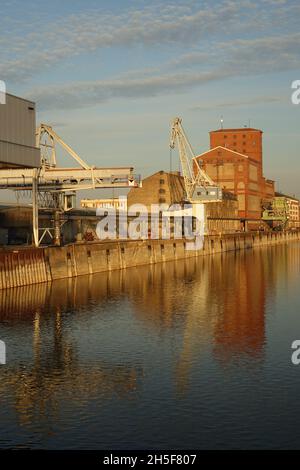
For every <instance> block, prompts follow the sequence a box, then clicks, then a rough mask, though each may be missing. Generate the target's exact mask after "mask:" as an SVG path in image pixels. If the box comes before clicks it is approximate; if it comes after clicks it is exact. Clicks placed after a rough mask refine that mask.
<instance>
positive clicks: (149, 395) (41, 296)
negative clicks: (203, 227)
mask: <svg viewBox="0 0 300 470" xmlns="http://www.w3.org/2000/svg"><path fill="white" fill-rule="evenodd" d="M0 339H1V340H2V341H4V342H5V344H6V364H5V365H0V378H1V380H0V448H21V449H29V448H30V449H167V448H172V449H252V448H254V449H260V448H264V449H275V448H282V449H284V448H299V446H300V402H299V400H298V396H299V393H300V365H299V366H296V365H293V364H292V362H291V355H292V349H291V344H292V342H293V341H294V340H296V339H300V243H299V242H292V243H289V244H280V245H276V246H270V247H267V246H266V247H261V248H255V249H253V250H246V251H240V252H227V253H222V254H217V255H214V256H206V257H200V258H190V259H186V260H178V261H174V262H166V263H159V264H156V265H146V266H141V267H137V268H128V269H124V270H120V271H112V272H108V273H102V274H94V275H89V276H79V277H77V278H70V279H63V280H58V281H53V282H51V283H41V284H35V285H29V286H24V287H19V288H11V289H4V290H2V291H1V292H0Z"/></svg>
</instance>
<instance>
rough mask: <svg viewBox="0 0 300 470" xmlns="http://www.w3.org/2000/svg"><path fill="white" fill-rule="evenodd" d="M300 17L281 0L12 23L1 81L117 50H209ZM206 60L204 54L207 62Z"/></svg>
mask: <svg viewBox="0 0 300 470" xmlns="http://www.w3.org/2000/svg"><path fill="white" fill-rule="evenodd" d="M270 2H271V4H270ZM264 4H265V5H264ZM299 13H300V6H299V5H298V6H297V5H293V4H291V5H289V6H287V5H284V4H282V1H280V2H278V1H277V2H276V0H268V2H267V3H266V1H265V2H259V1H258V0H257V1H250V0H241V1H240V2H234V1H231V0H222V1H219V2H215V3H214V6H213V7H212V5H211V4H210V3H208V4H206V3H205V2H201V4H200V5H199V3H198V2H194V1H192V0H189V1H185V2H182V3H178V2H169V3H166V2H153V3H151V4H150V5H149V6H143V7H140V8H136V9H129V10H128V11H122V10H120V12H119V13H116V12H113V13H110V12H104V11H103V9H98V10H94V11H90V12H88V13H78V14H72V15H69V16H67V17H62V18H61V19H59V20H56V21H54V20H52V22H49V23H46V24H45V22H44V21H42V22H37V23H35V24H34V25H32V28H31V29H30V31H28V32H27V33H26V32H25V33H24V30H23V29H22V27H21V26H20V24H19V23H18V25H17V26H18V27H16V26H15V27H13V24H11V23H12V22H13V19H12V18H11V19H10V22H9V28H10V29H8V28H7V30H6V31H5V32H4V33H3V34H2V35H1V37H0V45H1V46H2V47H1V48H0V77H1V78H2V79H4V80H7V81H8V82H13V81H15V82H20V81H22V80H26V79H28V78H30V77H32V76H34V75H36V74H38V73H40V72H41V71H43V70H45V69H51V67H53V66H54V65H56V64H59V63H61V62H63V61H64V60H66V59H67V58H72V57H74V56H76V55H79V54H87V53H92V52H94V51H101V50H104V49H106V48H113V47H123V48H124V47H126V48H128V47H140V46H143V47H145V48H153V47H156V48H157V47H158V48H161V47H164V46H165V47H168V48H170V46H171V48H172V46H174V45H176V47H177V50H179V49H180V48H181V49H182V50H184V48H185V47H187V46H188V47H194V46H195V45H196V46H197V45H199V44H200V43H201V44H203V47H204V48H207V47H209V43H210V42H211V41H213V40H216V39H217V38H220V37H223V38H227V39H228V38H229V37H230V36H232V35H237V34H243V35H247V34H253V32H255V31H256V32H263V31H264V30H265V28H266V24H268V25H270V27H273V28H274V27H275V26H276V25H277V26H278V25H279V26H281V24H282V22H286V23H287V24H289V25H291V24H292V22H293V19H295V18H297V17H299ZM297 14H298V16H297ZM16 21H17V20H16ZM296 27H297V25H296ZM18 30H19V32H18ZM174 52H175V51H174ZM206 59H207V56H206V55H205V51H204V52H203V51H202V60H206ZM175 60H176V59H175Z"/></svg>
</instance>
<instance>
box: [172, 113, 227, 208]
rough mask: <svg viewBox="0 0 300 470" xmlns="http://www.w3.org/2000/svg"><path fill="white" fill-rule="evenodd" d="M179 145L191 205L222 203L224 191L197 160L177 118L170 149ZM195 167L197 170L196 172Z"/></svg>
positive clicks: (174, 122) (187, 194)
mask: <svg viewBox="0 0 300 470" xmlns="http://www.w3.org/2000/svg"><path fill="white" fill-rule="evenodd" d="M176 143H177V146H178V152H179V158H180V163H181V168H182V175H183V178H184V185H185V192H186V199H187V201H188V202H190V203H209V202H220V201H222V190H221V188H220V187H219V186H217V185H216V184H215V183H214V181H213V180H212V179H211V178H210V177H209V176H208V174H207V173H206V172H205V171H204V170H203V169H202V168H201V166H200V165H199V163H198V160H197V159H196V158H195V154H194V151H193V149H192V146H191V144H190V142H189V140H188V138H187V136H186V133H185V131H184V129H183V127H182V119H181V118H179V117H176V118H175V119H174V120H173V122H172V128H171V139H170V148H171V149H174V148H175V145H176ZM193 166H194V167H195V168H196V172H194V169H193Z"/></svg>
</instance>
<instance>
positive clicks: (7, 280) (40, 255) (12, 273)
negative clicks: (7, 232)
mask: <svg viewBox="0 0 300 470" xmlns="http://www.w3.org/2000/svg"><path fill="white" fill-rule="evenodd" d="M296 240H300V232H277V233H254V232H253V233H237V234H228V235H222V236H216V235H214V236H213V235H208V236H206V237H205V241H204V247H203V249H202V250H197V251H195V250H187V249H186V244H187V243H189V242H188V241H187V240H184V239H182V240H179V239H178V240H132V241H131V240H130V241H121V240H118V241H98V242H85V243H73V244H69V245H65V246H62V247H55V246H51V247H46V248H19V249H14V250H3V251H1V252H0V289H6V288H10V287H19V286H24V285H28V284H36V283H40V282H48V281H51V280H54V279H63V278H68V277H75V276H80V275H84V274H93V273H99V272H104V271H112V270H115V269H124V268H128V267H133V266H139V265H146V264H153V263H161V262H165V261H174V260H179V259H184V258H191V257H195V256H205V255H213V254H215V253H221V252H226V251H234V250H235V251H237V250H245V249H251V248H254V247H259V246H266V245H274V244H277V243H286V242H290V241H296Z"/></svg>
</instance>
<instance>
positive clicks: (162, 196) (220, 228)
mask: <svg viewBox="0 0 300 470" xmlns="http://www.w3.org/2000/svg"><path fill="white" fill-rule="evenodd" d="M184 199H185V187H184V179H183V176H181V175H180V173H178V172H166V171H163V170H161V171H158V172H156V173H154V174H153V175H150V176H148V177H146V178H145V179H143V186H142V188H132V189H131V190H130V191H129V193H128V196H127V207H128V208H129V207H130V206H132V205H133V204H144V205H145V206H146V207H147V209H148V210H150V209H151V204H167V205H168V206H171V205H172V204H178V203H179V204H180V203H182V202H183V201H184ZM206 210H207V212H206V215H207V230H208V233H210V234H214V233H219V232H223V233H232V232H236V231H239V230H240V219H239V216H238V203H237V198H236V196H234V195H233V194H232V193H231V192H229V191H224V193H223V201H222V202H221V203H220V202H210V203H209V204H206Z"/></svg>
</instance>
